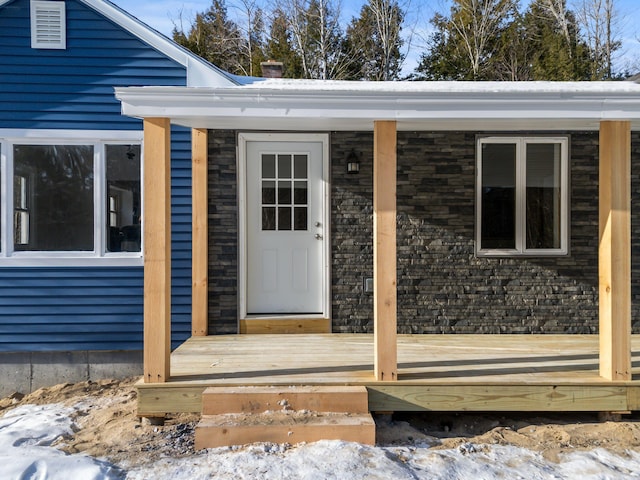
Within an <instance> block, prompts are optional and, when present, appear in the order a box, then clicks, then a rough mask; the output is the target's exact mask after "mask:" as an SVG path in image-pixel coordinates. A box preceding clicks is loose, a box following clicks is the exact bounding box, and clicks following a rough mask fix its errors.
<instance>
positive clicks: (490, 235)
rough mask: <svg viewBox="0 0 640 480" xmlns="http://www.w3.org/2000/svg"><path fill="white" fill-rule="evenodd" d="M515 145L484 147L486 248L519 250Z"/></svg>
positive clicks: (483, 228)
mask: <svg viewBox="0 0 640 480" xmlns="http://www.w3.org/2000/svg"><path fill="white" fill-rule="evenodd" d="M515 185H516V145H515V144H500V143H496V144H483V145H482V192H481V195H482V199H481V202H482V220H481V221H482V227H481V229H482V231H481V246H482V248H483V249H489V248H499V249H514V248H515V247H516V222H515V212H516V195H515Z"/></svg>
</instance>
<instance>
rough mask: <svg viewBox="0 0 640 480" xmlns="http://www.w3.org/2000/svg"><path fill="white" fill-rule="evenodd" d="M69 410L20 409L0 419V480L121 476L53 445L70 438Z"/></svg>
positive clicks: (56, 407)
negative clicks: (65, 452) (67, 453)
mask: <svg viewBox="0 0 640 480" xmlns="http://www.w3.org/2000/svg"><path fill="white" fill-rule="evenodd" d="M72 413H73V409H71V408H67V407H62V406H61V405H58V404H53V405H42V406H35V405H24V406H21V407H17V408H15V409H14V410H10V411H9V412H7V413H6V414H5V415H4V416H3V417H2V418H0V478H1V479H3V480H13V479H16V480H18V479H19V480H27V479H29V480H31V479H33V480H36V479H37V480H49V479H50V480H58V479H59V480H72V479H83V480H94V479H96V480H97V479H105V480H106V479H116V478H122V475H121V474H120V472H119V471H118V469H117V468H116V467H114V466H113V465H110V464H109V463H107V462H104V461H100V460H96V459H94V458H91V457H88V456H85V455H66V454H64V453H63V452H61V451H59V450H58V449H56V448H55V447H54V446H53V445H54V444H55V443H56V442H59V441H60V440H61V439H63V438H64V437H67V436H70V435H72V434H73V429H74V427H75V425H74V423H73V421H72V420H71V418H70V415H71V414H72Z"/></svg>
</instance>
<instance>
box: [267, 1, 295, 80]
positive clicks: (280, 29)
mask: <svg viewBox="0 0 640 480" xmlns="http://www.w3.org/2000/svg"><path fill="white" fill-rule="evenodd" d="M265 54H266V57H267V59H269V60H276V61H278V62H282V64H283V67H282V68H283V69H282V76H283V77H284V78H303V76H304V72H303V69H302V60H301V59H300V57H299V56H298V54H297V53H296V51H295V49H294V48H293V44H292V41H291V33H290V29H289V19H288V18H287V16H286V15H285V14H284V12H283V11H282V10H280V9H276V10H275V11H274V12H273V14H272V19H271V28H270V29H269V38H268V40H267V45H266V50H265Z"/></svg>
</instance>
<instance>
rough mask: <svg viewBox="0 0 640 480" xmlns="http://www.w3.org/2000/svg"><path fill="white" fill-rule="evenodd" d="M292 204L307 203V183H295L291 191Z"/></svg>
mask: <svg viewBox="0 0 640 480" xmlns="http://www.w3.org/2000/svg"><path fill="white" fill-rule="evenodd" d="M293 202H294V203H295V204H296V205H306V203H307V182H295V185H294V190H293Z"/></svg>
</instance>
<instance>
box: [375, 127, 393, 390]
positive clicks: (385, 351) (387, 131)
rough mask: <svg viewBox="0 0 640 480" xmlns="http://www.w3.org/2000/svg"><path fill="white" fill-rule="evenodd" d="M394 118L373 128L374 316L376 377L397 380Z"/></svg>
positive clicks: (377, 378) (381, 379)
mask: <svg viewBox="0 0 640 480" xmlns="http://www.w3.org/2000/svg"><path fill="white" fill-rule="evenodd" d="M396 143H397V131H396V122H395V121H376V122H375V123H374V129H373V305H374V306H373V318H374V351H375V353H374V354H375V361H374V368H375V372H374V374H375V378H376V380H378V381H395V380H398V345H397V273H396V164H397V161H396Z"/></svg>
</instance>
